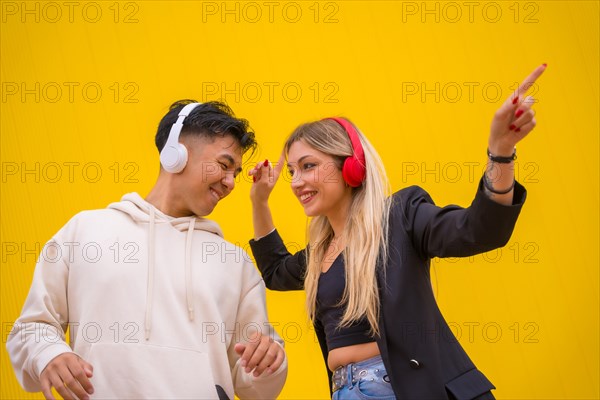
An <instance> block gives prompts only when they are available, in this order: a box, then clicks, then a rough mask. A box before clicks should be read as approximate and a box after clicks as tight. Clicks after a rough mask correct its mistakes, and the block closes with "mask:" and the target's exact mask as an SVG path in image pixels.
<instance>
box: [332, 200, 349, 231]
mask: <svg viewBox="0 0 600 400" xmlns="http://www.w3.org/2000/svg"><path fill="white" fill-rule="evenodd" d="M351 201H352V196H347V197H345V198H344V200H342V201H340V203H339V204H338V206H337V207H336V210H335V211H334V212H332V213H331V214H329V215H327V220H329V224H330V225H331V229H333V233H334V235H335V237H336V238H339V237H342V236H343V234H344V229H345V228H346V220H347V218H348V212H349V210H350V203H351Z"/></svg>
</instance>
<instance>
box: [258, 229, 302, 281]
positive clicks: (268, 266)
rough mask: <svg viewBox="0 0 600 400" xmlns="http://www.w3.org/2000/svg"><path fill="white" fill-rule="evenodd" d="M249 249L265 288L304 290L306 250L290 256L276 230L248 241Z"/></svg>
mask: <svg viewBox="0 0 600 400" xmlns="http://www.w3.org/2000/svg"><path fill="white" fill-rule="evenodd" d="M250 248H251V249H252V254H253V255H254V258H255V260H256V265H257V266H258V269H259V270H260V273H261V274H262V277H263V280H264V281H265V285H266V286H267V288H269V289H271V290H281V291H286V290H302V289H304V275H305V273H306V249H303V250H300V251H299V252H297V253H295V254H291V253H290V252H289V251H288V249H287V247H286V246H285V244H284V243H283V240H282V239H281V236H279V233H278V232H277V230H274V231H273V232H271V233H269V234H268V235H267V236H265V237H263V238H260V239H259V240H250Z"/></svg>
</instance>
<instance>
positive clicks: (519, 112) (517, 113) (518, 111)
mask: <svg viewBox="0 0 600 400" xmlns="http://www.w3.org/2000/svg"><path fill="white" fill-rule="evenodd" d="M521 114H523V110H517V112H516V113H515V118H519V117H520V116H521Z"/></svg>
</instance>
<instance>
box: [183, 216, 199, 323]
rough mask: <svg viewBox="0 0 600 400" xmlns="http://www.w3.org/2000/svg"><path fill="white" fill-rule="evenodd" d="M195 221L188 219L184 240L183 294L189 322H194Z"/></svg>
mask: <svg viewBox="0 0 600 400" xmlns="http://www.w3.org/2000/svg"><path fill="white" fill-rule="evenodd" d="M195 225H196V219H195V218H192V219H190V226H189V227H188V231H187V236H186V238H185V292H186V296H187V307H188V315H189V318H190V321H193V320H194V286H193V285H192V260H191V258H192V238H193V236H194V226H195Z"/></svg>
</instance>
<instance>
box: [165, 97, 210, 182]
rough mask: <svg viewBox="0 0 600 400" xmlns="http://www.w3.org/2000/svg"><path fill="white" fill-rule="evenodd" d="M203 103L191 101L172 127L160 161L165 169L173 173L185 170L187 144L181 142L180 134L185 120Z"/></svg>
mask: <svg viewBox="0 0 600 400" xmlns="http://www.w3.org/2000/svg"><path fill="white" fill-rule="evenodd" d="M200 104H202V103H190V104H187V105H186V106H185V107H183V108H182V109H181V111H180V112H179V115H178V116H177V121H176V122H175V123H174V124H173V126H172V127H171V131H170V132H169V137H168V138H167V143H165V146H164V147H163V149H162V151H161V152H160V163H161V164H162V166H163V168H164V169H165V171H167V172H170V173H172V174H176V173H178V172H181V171H183V169H184V168H185V164H187V159H188V152H187V149H186V148H185V146H184V145H183V144H181V143H179V134H180V133H181V128H183V120H184V119H185V117H187V116H188V115H190V113H191V112H192V110H193V109H194V108H196V107H198V106H199V105H200Z"/></svg>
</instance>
